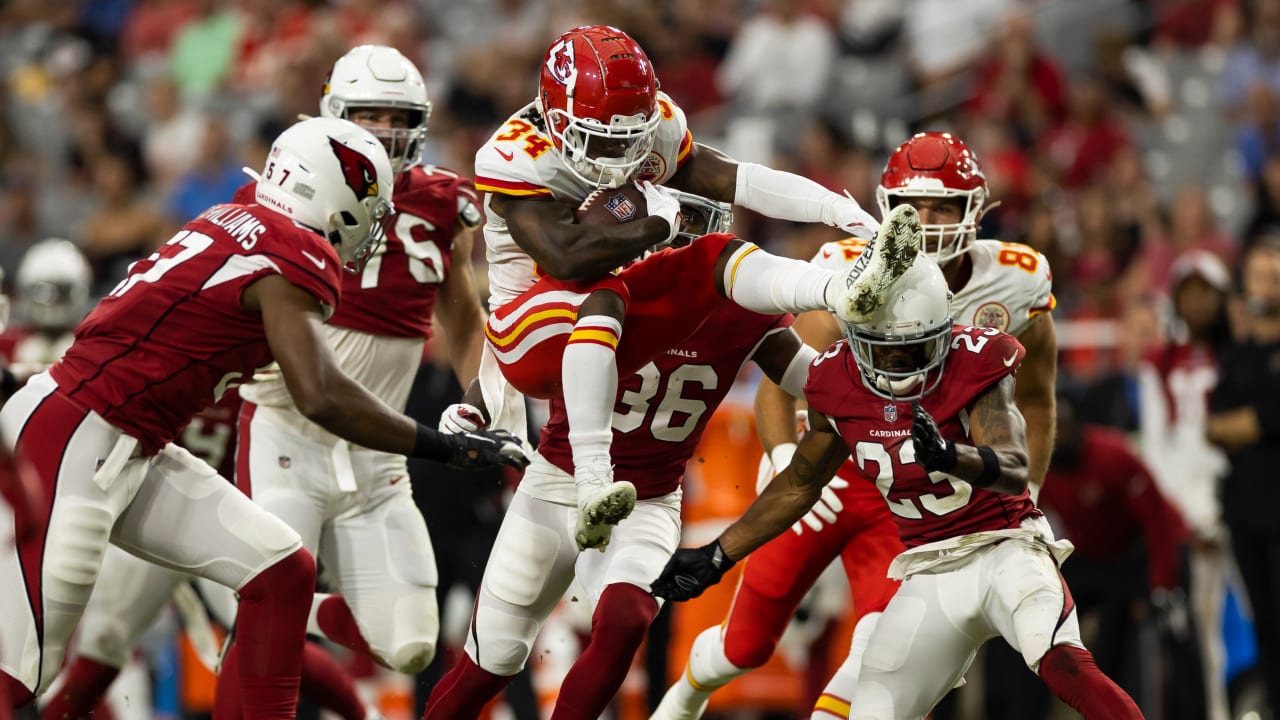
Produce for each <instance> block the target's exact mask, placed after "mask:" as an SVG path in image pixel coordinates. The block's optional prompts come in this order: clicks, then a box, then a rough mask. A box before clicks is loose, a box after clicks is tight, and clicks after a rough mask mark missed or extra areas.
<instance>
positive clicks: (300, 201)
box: [245, 118, 395, 272]
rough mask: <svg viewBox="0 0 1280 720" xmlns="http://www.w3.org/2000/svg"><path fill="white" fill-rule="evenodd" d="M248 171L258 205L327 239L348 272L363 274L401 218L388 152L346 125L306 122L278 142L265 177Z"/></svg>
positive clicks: (362, 131) (367, 135)
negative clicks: (394, 218)
mask: <svg viewBox="0 0 1280 720" xmlns="http://www.w3.org/2000/svg"><path fill="white" fill-rule="evenodd" d="M245 172H247V173H249V175H251V176H252V177H253V178H254V179H255V180H257V181H258V183H257V188H256V191H255V195H254V199H255V200H256V201H257V203H258V204H259V205H262V206H263V207H266V208H269V209H271V210H274V211H276V212H278V213H280V214H281V215H284V216H285V217H287V218H289V219H291V220H293V221H294V222H295V223H298V224H299V225H303V226H306V227H308V228H311V229H312V230H316V231H318V232H320V233H321V234H322V235H324V237H325V238H326V239H328V240H329V242H331V243H333V246H334V248H335V249H337V251H338V256H339V257H341V258H342V261H343V264H344V267H345V269H346V270H347V271H348V272H360V270H361V269H362V268H364V264H365V262H366V261H368V259H369V257H370V256H372V255H373V253H374V251H375V250H377V249H378V245H380V244H381V243H382V239H383V237H384V236H385V235H386V231H387V225H388V223H390V221H391V218H392V215H394V213H395V206H394V205H392V204H391V186H392V184H393V183H394V181H395V180H394V177H393V176H392V173H391V161H390V159H388V157H387V151H386V150H385V149H383V147H382V143H380V142H378V140H377V139H376V138H375V137H374V136H373V135H371V134H370V133H369V131H367V130H365V129H364V128H362V127H360V126H359V125H356V124H355V123H351V122H347V121H346V120H335V119H332V118H310V119H308V120H303V121H302V122H300V123H298V124H296V125H294V126H293V127H291V128H289V129H288V130H285V131H284V132H282V133H280V136H279V137H277V138H276V141H275V142H274V143H272V145H271V152H269V153H268V154H267V165H266V167H265V168H264V169H263V171H262V175H261V176H259V175H258V174H257V173H254V172H253V171H252V170H249V169H248V168H245Z"/></svg>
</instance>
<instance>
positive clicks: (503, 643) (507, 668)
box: [467, 601, 538, 677]
mask: <svg viewBox="0 0 1280 720" xmlns="http://www.w3.org/2000/svg"><path fill="white" fill-rule="evenodd" d="M482 602H483V601H482ZM472 622H473V623H474V624H473V626H472V628H471V632H469V633H467V654H468V655H470V656H471V659H472V660H473V661H475V664H476V665H478V666H480V668H481V669H483V670H486V671H488V672H491V673H493V674H494V675H502V676H504V677H506V676H510V675H515V674H516V673H518V672H520V671H521V670H522V669H523V668H524V665H525V663H526V662H528V660H529V653H531V652H533V641H534V638H536V637H537V635H538V623H536V622H534V621H533V620H532V619H530V618H525V617H517V616H515V615H510V614H508V613H505V612H503V611H502V610H501V609H500V608H495V607H492V606H488V607H486V606H485V605H484V604H479V605H477V607H476V614H475V619H474V620H473V621H472Z"/></svg>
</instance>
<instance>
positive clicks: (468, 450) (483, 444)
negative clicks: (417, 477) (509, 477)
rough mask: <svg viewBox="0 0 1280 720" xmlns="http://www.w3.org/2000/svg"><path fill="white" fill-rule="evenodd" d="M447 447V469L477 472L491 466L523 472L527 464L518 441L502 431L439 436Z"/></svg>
mask: <svg viewBox="0 0 1280 720" xmlns="http://www.w3.org/2000/svg"><path fill="white" fill-rule="evenodd" d="M440 439H441V441H443V442H444V443H446V444H447V445H449V446H450V454H449V461H448V464H449V467H455V468H458V469H460V470H478V469H480V468H487V467H490V466H493V465H508V466H510V467H513V468H515V469H517V470H523V469H524V468H525V466H527V465H528V464H529V457H528V456H527V455H525V452H524V447H523V446H522V445H521V443H520V438H517V437H516V436H515V435H512V434H511V433H509V432H507V431H506V430H476V431H474V432H463V433H458V434H456V435H450V434H441V436H440Z"/></svg>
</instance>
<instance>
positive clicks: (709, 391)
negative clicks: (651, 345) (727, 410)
mask: <svg viewBox="0 0 1280 720" xmlns="http://www.w3.org/2000/svg"><path fill="white" fill-rule="evenodd" d="M792 322H793V319H792V317H791V316H790V315H760V314H757V313H753V312H751V311H750V310H744V309H742V308H740V307H738V306H737V305H734V304H733V303H731V302H729V301H728V300H724V301H723V302H722V304H721V306H720V307H719V308H718V309H716V310H715V311H714V312H713V313H712V314H711V315H710V317H709V318H708V319H707V321H706V323H704V324H703V325H702V327H701V328H700V329H699V330H698V331H697V332H696V333H694V335H693V337H690V338H689V339H688V340H685V341H684V342H682V343H680V344H679V345H677V346H676V347H674V348H672V349H670V350H667V351H666V352H664V353H662V354H660V355H658V356H657V357H655V358H654V359H653V361H651V362H650V363H648V364H647V365H645V366H644V367H642V368H640V371H639V372H637V373H634V374H632V375H628V376H627V377H623V378H619V379H618V398H617V402H616V403H615V404H614V406H613V446H612V447H611V448H610V453H611V455H612V457H613V464H614V466H613V477H614V479H615V480H627V481H629V482H631V483H633V484H634V485H635V486H636V494H637V495H638V496H639V497H640V499H642V500H644V499H648V498H655V497H661V496H663V495H666V494H668V493H671V492H675V490H676V488H678V487H680V480H681V479H682V478H683V477H684V469H685V465H687V464H688V463H689V458H691V457H693V453H694V451H695V450H696V449H697V447H698V440H699V439H700V438H701V437H702V432H703V431H704V430H705V429H706V427H707V422H708V421H709V420H710V418H711V413H713V412H715V409H716V408H717V407H718V406H719V405H720V403H721V401H723V400H724V398H725V396H726V395H728V394H729V390H730V388H732V387H733V382H734V379H735V378H737V376H738V371H739V370H741V369H742V366H743V364H744V363H746V362H747V360H750V359H751V356H752V355H753V354H754V353H755V351H756V348H757V347H759V345H760V343H761V342H763V341H764V339H765V338H766V337H768V336H769V335H771V334H772V333H774V332H777V331H780V330H785V329H786V328H788V327H790V326H791V324H792ZM538 452H539V453H540V454H541V455H542V456H543V457H544V458H546V459H547V461H549V462H550V463H551V464H552V465H555V466H556V467H558V468H560V469H561V470H563V471H565V472H567V473H569V474H573V453H572V451H571V450H570V448H569V422H568V418H567V417H566V416H565V411H564V400H563V399H562V398H556V399H554V400H552V401H551V418H550V419H549V420H548V421H547V424H546V426H545V427H543V429H542V441H541V442H540V443H539V445H538Z"/></svg>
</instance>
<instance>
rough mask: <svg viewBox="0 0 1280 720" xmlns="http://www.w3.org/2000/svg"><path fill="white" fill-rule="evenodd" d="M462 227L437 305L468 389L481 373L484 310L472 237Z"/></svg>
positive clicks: (452, 360) (453, 360) (451, 358)
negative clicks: (477, 278)
mask: <svg viewBox="0 0 1280 720" xmlns="http://www.w3.org/2000/svg"><path fill="white" fill-rule="evenodd" d="M473 232H474V230H473V229H472V228H468V227H465V226H463V225H462V224H461V223H459V224H458V227H457V231H456V232H455V233H454V235H453V245H452V248H453V249H452V250H451V251H450V255H451V256H452V264H451V265H450V269H449V273H448V275H446V276H445V279H444V282H443V283H441V284H440V295H439V299H438V301H437V302H436V318H437V319H438V320H439V321H440V328H441V329H442V330H443V331H444V334H445V337H446V338H448V341H449V364H450V365H452V366H453V374H454V375H455V376H457V378H458V382H459V383H460V384H461V385H462V386H463V387H467V386H468V385H470V384H471V381H473V380H475V379H476V375H478V374H479V372H480V353H481V351H482V350H483V348H484V333H483V332H481V329H482V328H483V327H484V309H483V308H481V307H480V296H479V294H478V293H477V292H476V280H475V273H474V270H473V268H472V267H471V247H472V237H473V235H472V233H473Z"/></svg>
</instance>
